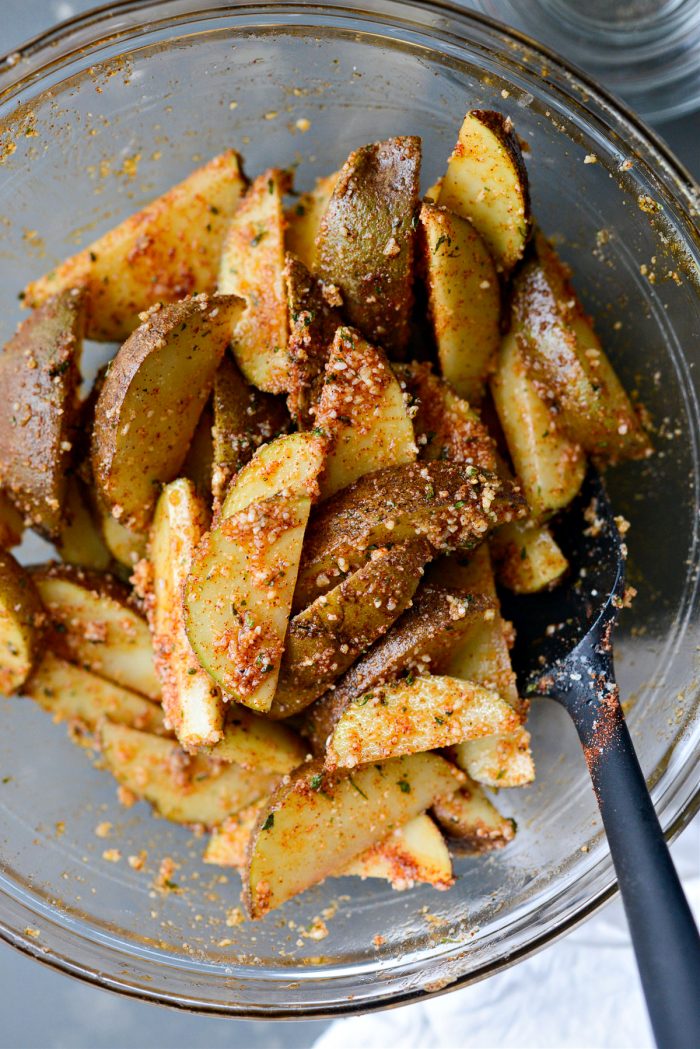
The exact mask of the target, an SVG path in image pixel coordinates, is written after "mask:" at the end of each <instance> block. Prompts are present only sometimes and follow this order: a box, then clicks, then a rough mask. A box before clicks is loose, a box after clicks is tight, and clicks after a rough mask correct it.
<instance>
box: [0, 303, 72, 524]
mask: <svg viewBox="0 0 700 1049" xmlns="http://www.w3.org/2000/svg"><path fill="white" fill-rule="evenodd" d="M84 303H85V299H84V296H83V295H82V293H81V292H79V291H76V290H70V291H65V292H63V293H62V294H61V295H56V296H54V297H53V298H51V299H49V300H48V301H47V302H45V303H44V304H43V305H42V306H41V307H40V308H39V309H37V310H36V311H35V312H34V313H32V314H31V315H30V316H29V317H27V319H26V320H25V321H23V323H22V324H21V325H20V326H19V328H18V329H17V332H16V334H15V335H14V336H13V337H12V338H11V339H10V341H9V342H8V343H7V344H6V345H5V347H4V349H3V351H2V353H0V389H1V390H2V392H3V398H4V400H5V408H4V410H3V412H2V413H0V484H2V486H3V487H4V488H6V489H7V491H8V493H9V495H10V497H11V499H12V501H13V503H14V504H15V506H16V507H17V509H18V510H20V511H21V513H22V514H23V515H24V518H25V520H27V521H28V522H30V523H31V524H32V525H34V526H35V527H37V528H39V529H40V530H41V531H42V532H43V533H44V534H45V535H46V536H48V538H50V539H51V538H55V537H56V536H58V535H59V534H60V531H61V526H62V524H63V510H64V502H65V497H66V484H67V470H68V467H69V465H70V459H71V456H70V451H71V447H72V444H73V440H74V433H73V428H74V426H75V424H76V422H77V420H78V412H79V402H78V386H79V384H80V355H81V351H82V338H83V324H84Z"/></svg>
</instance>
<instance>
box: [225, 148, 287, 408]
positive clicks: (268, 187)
mask: <svg viewBox="0 0 700 1049" xmlns="http://www.w3.org/2000/svg"><path fill="white" fill-rule="evenodd" d="M288 189H289V175H288V174H287V173H286V172H283V171H278V170H277V169H276V168H271V169H270V170H269V171H265V172H264V173H263V174H262V175H259V176H258V178H256V180H255V182H254V183H253V184H252V186H251V187H250V189H249V190H248V192H247V193H246V195H245V196H244V198H243V200H242V201H241V203H240V206H239V207H238V210H237V211H236V213H235V214H234V216H233V218H232V220H231V224H230V226H229V228H228V232H227V234H226V240H225V242H224V246H223V251H222V255H221V265H220V267H219V284H218V290H219V294H221V295H239V296H240V297H241V298H242V299H244V300H245V303H246V307H245V310H244V312H243V314H242V316H241V317H240V319H239V320H238V321H237V323H236V327H235V332H234V339H233V344H232V349H233V354H234V357H235V358H236V361H237V363H238V367H239V368H240V369H241V371H242V372H243V374H244V375H245V377H246V379H247V380H248V382H252V383H253V385H254V386H257V387H258V389H260V390H265V391H266V392H267V393H284V392H285V391H286V389H287V385H288V375H289V369H288V359H287V338H288V325H287V299H286V294H285V287H284V277H283V271H284V212H283V209H282V197H283V196H284V194H285V193H286V192H287V191H288Z"/></svg>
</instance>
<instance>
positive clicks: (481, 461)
mask: <svg viewBox="0 0 700 1049" xmlns="http://www.w3.org/2000/svg"><path fill="white" fill-rule="evenodd" d="M394 371H395V372H396V375H397V378H398V379H399V382H400V383H401V386H402V388H404V389H405V390H406V391H407V393H408V395H409V398H410V401H411V409H412V410H413V411H415V415H414V416H413V429H414V432H415V436H416V444H417V445H418V458H419V459H440V460H441V461H443V462H444V461H447V462H454V463H467V464H469V465H474V466H479V467H481V468H482V469H484V470H493V471H495V470H496V469H497V463H496V445H495V442H494V440H493V438H492V437H491V436H490V434H489V432H488V430H487V428H486V427H485V426H484V424H483V423H482V421H481V419H480V418H479V414H478V412H476V411H475V410H474V409H473V408H471V407H470V406H469V404H468V403H467V402H466V401H465V400H463V398H461V397H458V396H457V394H456V393H455V392H454V390H453V389H452V387H451V386H450V384H449V383H448V382H446V381H445V380H444V379H441V378H439V376H437V375H434V374H433V371H432V369H431V366H430V364H428V363H427V362H425V363H422V364H419V363H418V362H415V361H414V362H413V363H411V364H397V365H394Z"/></svg>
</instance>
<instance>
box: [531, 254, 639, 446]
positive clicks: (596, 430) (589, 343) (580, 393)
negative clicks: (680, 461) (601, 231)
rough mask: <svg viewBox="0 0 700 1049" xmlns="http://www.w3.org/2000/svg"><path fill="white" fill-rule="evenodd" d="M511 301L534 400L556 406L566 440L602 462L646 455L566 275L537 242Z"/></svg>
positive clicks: (620, 389)
mask: <svg viewBox="0 0 700 1049" xmlns="http://www.w3.org/2000/svg"><path fill="white" fill-rule="evenodd" d="M535 246H536V249H537V258H536V259H533V260H532V261H530V262H528V263H527V265H526V266H524V267H523V269H522V271H521V272H520V273H519V274H518V277H517V280H516V282H515V290H514V296H513V318H514V329H515V332H516V338H517V343H518V347H519V349H520V351H521V353H522V355H523V358H524V360H525V363H526V366H527V368H528V369H529V371H530V374H531V376H532V378H533V380H534V381H535V385H536V389H537V390H538V392H539V393H540V395H541V396H542V397H543V398H545V399H547V400H549V401H550V403H552V404H553V405H555V406H556V408H557V410H558V411H559V412H560V413H561V420H562V424H563V425H564V427H565V428H566V430H567V431H568V433H569V436H570V437H571V439H572V440H574V441H577V442H578V443H579V444H580V445H581V447H582V448H584V449H585V451H587V452H590V454H591V455H597V456H600V457H601V458H602V459H605V460H610V461H615V460H618V459H646V458H647V457H648V456H649V455H651V454H652V451H653V449H652V446H651V442H650V440H649V437H648V436H647V434H646V433H645V431H644V428H643V426H642V424H641V421H640V418H639V416H638V414H637V412H636V411H635V409H634V407H633V405H632V403H631V401H630V399H629V397H628V396H627V393H626V392H625V390H624V388H623V386H622V383H621V382H620V380H619V379H618V377H617V375H616V374H615V371H614V370H613V367H612V365H611V363H610V361H609V360H608V358H607V356H606V355H605V353H604V351H603V348H602V346H601V345H600V340H599V339H598V337H597V335H596V334H595V332H594V331H593V328H592V327H591V324H590V321H589V320H588V318H587V317H586V314H585V312H584V310H583V307H582V305H581V302H580V301H579V299H578V297H577V295H576V292H575V291H574V289H573V287H572V285H571V283H570V281H569V279H568V271H567V270H566V269H565V268H564V266H563V265H562V263H561V262H560V260H559V258H558V257H557V255H556V253H555V251H554V249H553V248H552V246H551V245H550V244H549V243H548V242H547V241H546V240H545V238H544V237H543V236H541V235H540V234H538V235H537V236H536V238H535Z"/></svg>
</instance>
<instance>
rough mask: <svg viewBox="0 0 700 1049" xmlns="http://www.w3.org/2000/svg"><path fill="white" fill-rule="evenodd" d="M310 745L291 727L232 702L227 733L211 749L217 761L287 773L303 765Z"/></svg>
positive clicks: (246, 767) (210, 752) (265, 770)
mask: <svg viewBox="0 0 700 1049" xmlns="http://www.w3.org/2000/svg"><path fill="white" fill-rule="evenodd" d="M308 750H309V748H308V746H307V745H306V744H305V743H304V742H303V741H302V740H301V738H300V737H299V736H298V735H297V734H296V732H294V731H293V730H292V729H291V728H288V727H287V726H286V725H278V724H276V722H274V721H270V720H268V719H267V718H261V717H258V716H257V715H256V714H253V713H252V712H251V711H250V710H247V709H246V708H245V707H241V706H238V705H237V704H233V703H231V704H229V707H228V711H227V715H226V725H225V727H224V733H223V737H222V739H221V740H220V742H219V743H217V744H215V746H213V747H210V748H209V749H208V751H207V753H208V754H209V756H210V757H212V758H216V760H217V761H232V762H234V764H236V765H240V766H241V767H242V768H244V769H259V770H260V771H262V772H278V773H279V774H280V775H284V774H285V773H287V772H291V771H292V769H295V768H296V767H297V765H301V763H302V762H303V761H304V759H305V757H306V756H307V754H308Z"/></svg>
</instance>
